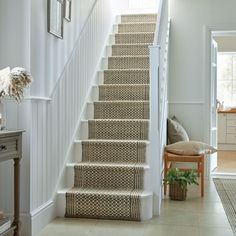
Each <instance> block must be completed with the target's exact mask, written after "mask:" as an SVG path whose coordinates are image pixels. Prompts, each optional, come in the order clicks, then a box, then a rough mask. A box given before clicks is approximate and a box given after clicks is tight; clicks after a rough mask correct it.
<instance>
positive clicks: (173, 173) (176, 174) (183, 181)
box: [164, 168, 198, 201]
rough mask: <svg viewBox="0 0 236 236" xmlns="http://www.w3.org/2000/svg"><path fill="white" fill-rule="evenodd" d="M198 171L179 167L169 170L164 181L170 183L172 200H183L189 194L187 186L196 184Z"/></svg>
mask: <svg viewBox="0 0 236 236" xmlns="http://www.w3.org/2000/svg"><path fill="white" fill-rule="evenodd" d="M197 177H198V173H197V171H196V170H195V169H192V170H191V171H182V170H180V169H178V168H172V169H170V170H169V171H168V173H167V176H166V178H165V179H164V181H165V182H166V183H167V184H168V185H169V195H170V199H171V200H179V201H183V200H185V199H186V196H187V186H188V185H190V184H196V185H198V182H197Z"/></svg>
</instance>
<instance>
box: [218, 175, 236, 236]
mask: <svg viewBox="0 0 236 236" xmlns="http://www.w3.org/2000/svg"><path fill="white" fill-rule="evenodd" d="M213 181H214V183H215V186H216V190H217V192H218V194H219V197H220V199H221V202H222V204H223V207H224V210H225V213H226V215H227V217H228V220H229V223H230V225H231V228H232V230H233V233H234V235H236V179H213Z"/></svg>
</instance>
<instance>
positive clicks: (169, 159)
mask: <svg viewBox="0 0 236 236" xmlns="http://www.w3.org/2000/svg"><path fill="white" fill-rule="evenodd" d="M173 162H191V163H197V170H198V174H199V175H200V176H201V197H203V196H204V155H203V154H202V155H198V156H187V155H177V154H173V153H169V152H165V153H164V178H166V176H167V173H168V170H169V169H170V168H171V166H172V163H173ZM181 170H184V171H189V170H191V169H189V168H181ZM166 190H167V185H166V183H164V194H165V195H166Z"/></svg>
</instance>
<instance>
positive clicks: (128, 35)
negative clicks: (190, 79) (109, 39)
mask: <svg viewBox="0 0 236 236" xmlns="http://www.w3.org/2000/svg"><path fill="white" fill-rule="evenodd" d="M156 18H157V15H155V14H142V15H124V16H121V23H120V24H119V25H118V33H117V34H115V44H114V45H112V46H111V48H112V55H111V56H110V57H108V69H107V70H104V84H100V85H99V86H98V89H99V101H94V102H93V104H94V119H91V120H88V140H82V162H80V163H77V164H75V167H74V173H75V176H74V187H73V188H72V189H71V190H69V191H68V192H67V193H66V217H88V218H105V219H122V220H136V221H139V220H141V198H142V194H143V193H144V191H145V181H144V179H145V168H146V167H147V157H146V151H147V144H148V135H149V49H148V46H149V45H151V44H152V43H153V40H154V31H155V27H156Z"/></svg>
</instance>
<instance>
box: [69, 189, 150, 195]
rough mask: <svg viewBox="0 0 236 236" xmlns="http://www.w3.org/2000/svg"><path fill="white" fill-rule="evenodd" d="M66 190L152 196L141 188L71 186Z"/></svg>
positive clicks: (70, 191)
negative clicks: (135, 193)
mask: <svg viewBox="0 0 236 236" xmlns="http://www.w3.org/2000/svg"><path fill="white" fill-rule="evenodd" d="M66 192H67V193H68V192H69V193H72V194H73V193H80V192H84V193H87V194H94V193H96V194H104V195H110V194H116V195H117V194H119V195H130V193H132V192H133V193H134V192H137V193H139V194H140V195H141V196H143V197H144V196H152V195H153V194H152V193H151V192H146V191H143V190H134V189H94V188H77V187H73V188H71V189H69V190H68V189H67V190H66Z"/></svg>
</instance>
